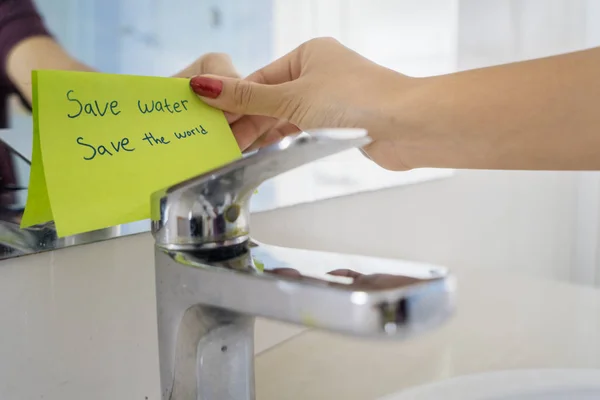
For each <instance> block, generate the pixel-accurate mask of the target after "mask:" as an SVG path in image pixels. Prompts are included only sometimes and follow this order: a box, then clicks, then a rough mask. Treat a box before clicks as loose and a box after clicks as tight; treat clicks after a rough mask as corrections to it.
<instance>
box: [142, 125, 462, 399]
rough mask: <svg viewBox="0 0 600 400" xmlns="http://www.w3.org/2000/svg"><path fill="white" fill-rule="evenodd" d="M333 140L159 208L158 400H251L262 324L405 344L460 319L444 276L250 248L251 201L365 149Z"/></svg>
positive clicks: (242, 164) (217, 177) (188, 186)
mask: <svg viewBox="0 0 600 400" xmlns="http://www.w3.org/2000/svg"><path fill="white" fill-rule="evenodd" d="M329 133H331V134H330V135H325V136H323V135H316V136H314V137H309V138H308V139H307V138H298V139H291V138H288V139H286V140H285V141H282V142H280V143H279V144H277V145H275V146H274V147H271V148H267V149H263V150H259V151H258V152H257V153H255V154H254V155H252V156H249V157H247V158H244V159H241V160H238V161H235V162H233V163H231V164H229V165H226V166H224V167H222V168H219V169H217V170H214V171H212V172H209V173H206V174H203V175H201V176H199V177H196V178H192V179H190V180H188V181H186V182H182V183H181V184H179V185H175V186H173V187H171V188H167V189H165V190H163V191H159V192H157V193H155V194H154V195H153V196H152V198H151V204H152V210H153V211H152V230H153V234H154V237H155V240H156V244H155V268H156V299H157V310H158V340H159V357H160V375H161V387H162V400H230V399H231V400H233V399H235V400H253V399H254V363H253V358H254V348H253V346H254V319H255V317H258V316H260V317H265V318H271V319H276V320H280V321H284V322H289V323H293V324H299V325H304V326H308V327H311V328H318V329H322V330H327V331H331V332H337V333H341V334H346V335H353V336H362V337H365V338H373V339H377V338H391V339H406V338H409V337H412V336H414V335H418V334H420V333H422V332H426V331H428V330H430V329H433V328H436V327H438V326H439V325H441V324H442V323H443V322H445V321H446V320H447V319H448V318H449V317H450V316H451V314H452V313H453V310H454V292H455V285H454V279H453V277H452V276H451V275H450V274H449V273H448V271H447V270H446V269H445V268H441V267H433V266H415V265H414V264H407V263H402V262H399V261H396V260H388V259H381V258H374V257H364V256H357V255H348V254H338V253H328V252H317V251H309V250H302V249H292V248H283V247H277V246H271V245H266V244H262V243H259V242H257V241H255V240H253V239H252V238H251V237H250V231H249V217H250V215H249V214H250V213H249V208H248V199H249V197H250V193H252V192H253V190H254V188H255V187H256V186H257V185H258V184H259V183H260V182H262V181H263V180H264V179H267V178H270V177H272V176H275V175H276V174H278V173H281V172H285V171H287V170H289V169H291V168H295V167H297V166H300V165H301V164H303V163H306V162H309V161H312V160H314V159H317V158H320V157H325V156H327V155H330V154H334V153H335V152H338V151H342V150H346V149H349V148H352V147H359V146H363V145H365V144H366V143H368V138H365V137H364V135H362V134H363V133H365V132H363V131H359V132H354V133H355V134H356V133H358V135H349V136H348V137H346V138H341V139H340V138H339V137H340V136H343V133H344V132H335V131H334V132H329ZM346 133H348V132H346ZM350 133H352V132H350ZM335 137H337V138H336V139H334V138H335Z"/></svg>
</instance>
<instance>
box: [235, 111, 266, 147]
mask: <svg viewBox="0 0 600 400" xmlns="http://www.w3.org/2000/svg"><path fill="white" fill-rule="evenodd" d="M275 124H277V120H276V119H275V118H271V117H264V116H260V115H247V116H244V117H242V118H241V119H239V120H238V121H236V122H234V123H233V124H232V125H231V131H232V132H233V135H234V136H235V139H236V140H237V142H238V145H239V146H240V149H241V150H242V151H244V150H248V149H249V147H250V146H251V145H252V144H253V143H255V142H256V141H257V140H258V139H259V138H260V137H261V136H262V135H263V134H264V133H265V132H267V131H268V130H270V129H271V128H272V127H274V126H275Z"/></svg>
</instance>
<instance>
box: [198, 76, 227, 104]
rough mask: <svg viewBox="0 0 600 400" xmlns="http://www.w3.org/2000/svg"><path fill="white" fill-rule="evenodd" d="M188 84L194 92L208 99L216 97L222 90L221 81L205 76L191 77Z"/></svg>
mask: <svg viewBox="0 0 600 400" xmlns="http://www.w3.org/2000/svg"><path fill="white" fill-rule="evenodd" d="M190 86H191V87H192V90H193V91H194V92H195V93H196V94H198V95H200V96H202V97H208V98H210V99H216V98H217V97H218V96H219V95H220V94H221V91H222V90H223V82H222V81H220V80H218V79H213V78H207V77H205V76H195V77H193V78H192V79H190Z"/></svg>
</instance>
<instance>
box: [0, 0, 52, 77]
mask: <svg viewBox="0 0 600 400" xmlns="http://www.w3.org/2000/svg"><path fill="white" fill-rule="evenodd" d="M39 35H45V36H49V35H50V33H49V32H48V30H47V29H46V27H45V26H44V21H43V20H42V17H41V16H40V14H39V13H38V11H37V8H36V6H35V4H34V3H33V0H0V84H4V85H6V86H10V82H9V81H8V76H7V74H6V63H7V58H8V54H9V53H10V51H11V50H12V48H13V47H14V46H15V45H16V44H18V43H19V42H20V41H22V40H24V39H27V38H29V37H31V36H39Z"/></svg>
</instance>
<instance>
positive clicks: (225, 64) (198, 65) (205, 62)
mask: <svg viewBox="0 0 600 400" xmlns="http://www.w3.org/2000/svg"><path fill="white" fill-rule="evenodd" d="M204 74H213V75H221V76H227V77H230V78H239V77H240V74H238V72H237V71H236V69H235V67H234V66H233V63H232V62H231V57H229V56H228V55H227V54H223V53H207V54H205V55H203V56H202V57H200V58H199V59H197V60H196V61H194V62H193V63H192V64H191V65H189V66H188V67H186V68H185V69H183V70H182V71H180V72H178V73H177V74H175V75H174V77H176V78H191V77H192V76H196V75H204Z"/></svg>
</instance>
